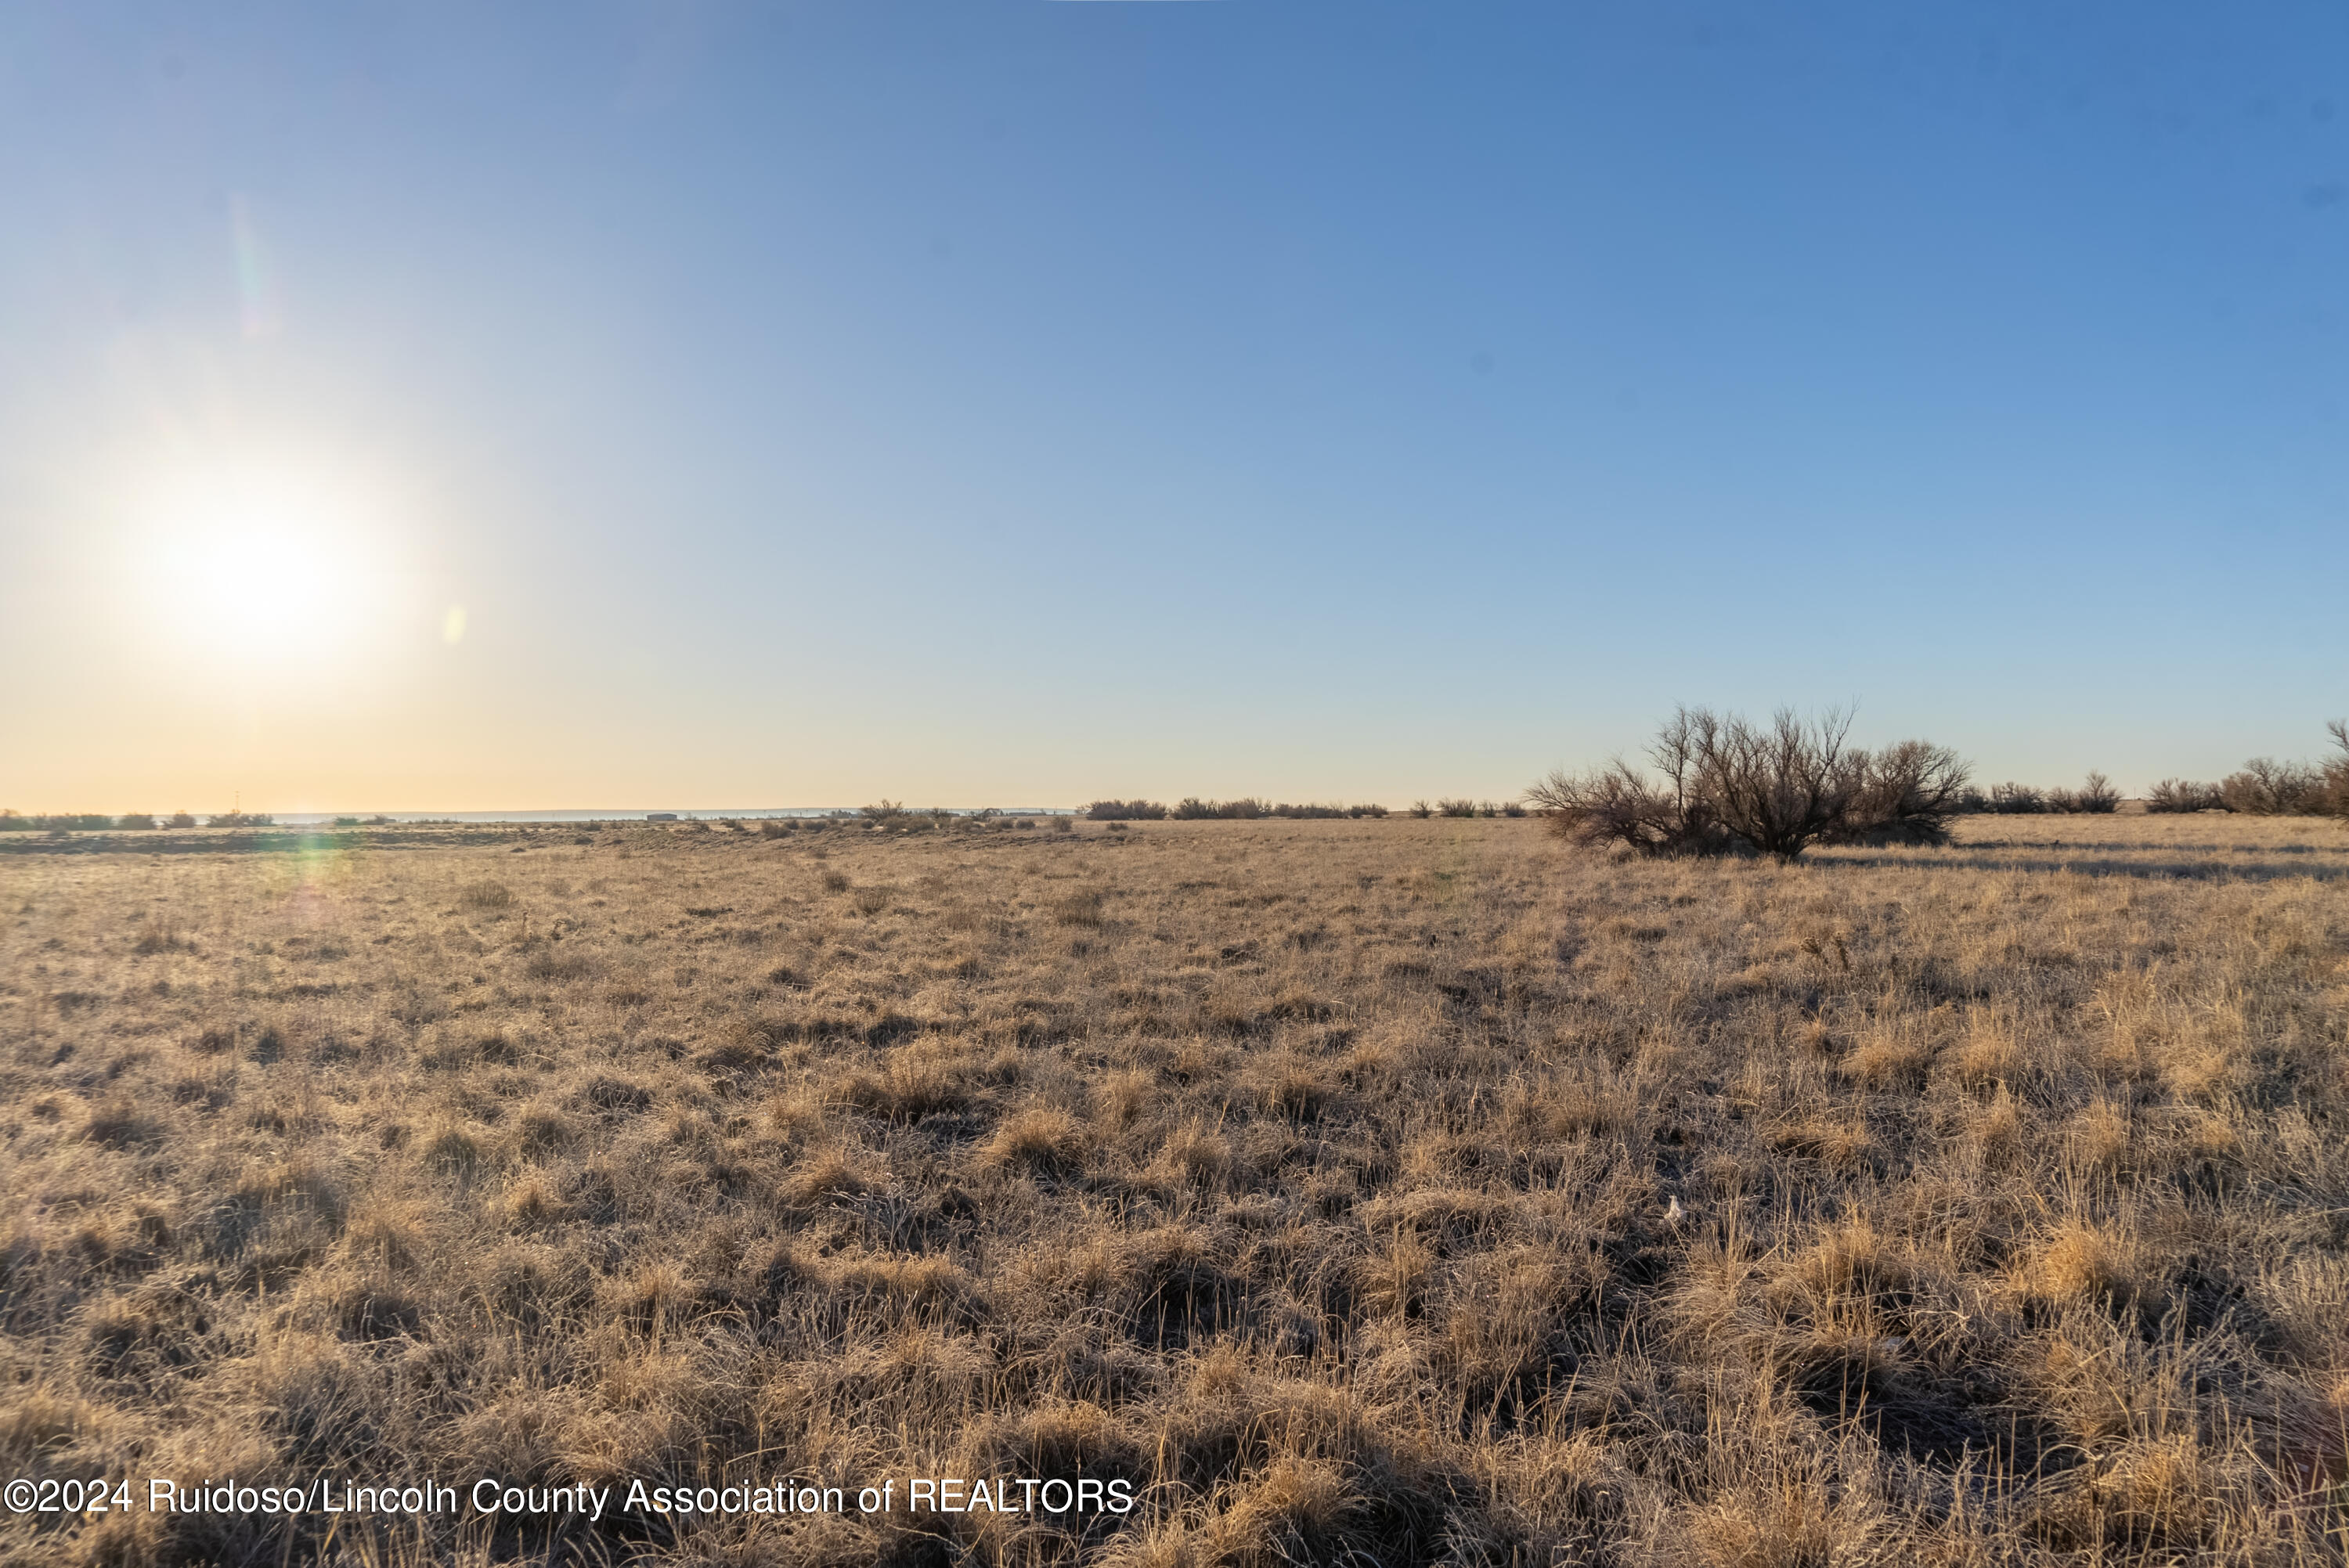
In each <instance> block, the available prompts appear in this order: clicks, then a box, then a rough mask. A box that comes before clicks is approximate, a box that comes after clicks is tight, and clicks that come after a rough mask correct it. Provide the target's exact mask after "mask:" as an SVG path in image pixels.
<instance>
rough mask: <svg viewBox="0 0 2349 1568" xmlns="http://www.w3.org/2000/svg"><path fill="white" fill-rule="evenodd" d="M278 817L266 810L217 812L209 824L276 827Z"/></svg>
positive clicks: (230, 826) (222, 826) (236, 826)
mask: <svg viewBox="0 0 2349 1568" xmlns="http://www.w3.org/2000/svg"><path fill="white" fill-rule="evenodd" d="M276 825H277V819H276V818H274V817H273V816H271V815H270V814H269V813H268V812H266V811H221V812H216V813H214V815H213V816H212V820H211V822H210V823H209V824H208V826H211V827H214V828H274V827H275V826H276Z"/></svg>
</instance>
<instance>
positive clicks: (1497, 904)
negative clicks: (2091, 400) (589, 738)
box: [0, 817, 2349, 1565]
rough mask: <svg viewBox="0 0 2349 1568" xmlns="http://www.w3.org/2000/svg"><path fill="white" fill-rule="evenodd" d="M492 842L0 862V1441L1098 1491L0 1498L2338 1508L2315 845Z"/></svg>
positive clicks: (1556, 1535) (2123, 827)
mask: <svg viewBox="0 0 2349 1568" xmlns="http://www.w3.org/2000/svg"><path fill="white" fill-rule="evenodd" d="M482 837H483V835H481V834H480V833H478V832H470V833H469V834H468V836H467V838H468V839H469V840H471V841H466V840H460V839H459V838H458V837H457V836H456V835H455V834H453V833H452V834H451V835H450V836H449V837H447V838H446V839H444V840H441V841H435V840H434V839H433V837H432V835H431V834H429V833H426V832H419V831H414V830H409V831H407V832H404V833H403V834H401V835H398V836H397V837H392V836H388V835H387V836H386V837H385V838H384V839H382V840H371V839H370V838H369V837H368V836H367V835H366V834H359V835H356V836H345V837H344V838H342V839H340V840H337V841H335V844H336V847H334V848H331V849H329V850H327V851H324V852H314V853H306V854H305V853H299V852H270V853H254V852H243V853H228V852H222V853H204V852H187V853H179V854H168V855H150V854H149V853H147V852H145V851H144V841H141V843H140V846H138V847H137V848H135V849H130V850H124V849H120V848H118V849H117V850H115V851H112V852H96V853H65V852H55V853H51V852H42V853H26V854H21V855H15V856H11V857H9V858H6V859H5V860H0V917H5V918H4V919H0V1029H5V1053H0V1072H5V1096H0V1104H5V1110H0V1191H6V1192H7V1193H8V1194H10V1196H11V1198H12V1200H13V1202H11V1203H10V1205H9V1207H8V1210H7V1212H6V1213H5V1218H0V1227H5V1228H0V1314H5V1317H0V1322H5V1338H0V1471H5V1473H6V1474H9V1475H16V1474H26V1475H33V1476H43V1475H57V1476H66V1475H89V1474H96V1473H106V1474H110V1475H116V1476H124V1475H128V1476H138V1477H143V1476H146V1475H150V1474H176V1475H178V1476H180V1477H181V1478H182V1479H183V1480H195V1479H201V1478H202V1477H205V1476H213V1477H218V1476H222V1475H226V1474H229V1473H232V1472H233V1474H234V1475H236V1476H237V1477H238V1478H239V1479H240V1480H248V1481H252V1482H254V1483H256V1484H266V1483H268V1482H269V1481H270V1480H273V1479H278V1478H291V1477H299V1476H308V1475H315V1474H317V1473H321V1472H325V1471H329V1470H331V1471H333V1472H335V1473H337V1474H343V1475H347V1476H351V1477H357V1478H374V1477H381V1476H387V1475H389V1476H410V1475H433V1476H439V1477H442V1478H457V1479H460V1480H464V1479H470V1478H471V1477H473V1476H476V1475H501V1476H506V1477H511V1478H513V1479H515V1480H528V1481H531V1482H533V1484H541V1485H551V1484H563V1483H565V1482H570V1481H577V1480H585V1481H592V1482H596V1483H599V1484H600V1483H603V1482H605V1481H608V1480H611V1479H613V1478H625V1477H630V1476H641V1477H644V1478H646V1479H647V1480H656V1479H659V1478H669V1479H672V1480H684V1479H698V1478H710V1477H720V1476H725V1477H736V1476H740V1474H743V1473H745V1472H746V1471H750V1470H756V1471H758V1472H760V1473H762V1474H766V1475H770V1476H775V1477H781V1476H795V1477H798V1478H801V1479H802V1480H807V1479H813V1480H821V1481H823V1482H824V1483H826V1484H842V1485H846V1486H852V1487H853V1486H854V1485H857V1484H860V1483H861V1482H862V1481H863V1480H865V1479H867V1478H878V1477H881V1476H883V1475H896V1476H905V1475H907V1474H936V1473H952V1474H980V1473H989V1472H1006V1473H1024V1474H1050V1473H1060V1474H1075V1473H1079V1472H1082V1473H1087V1474H1092V1475H1097V1476H1123V1477H1126V1478H1129V1479H1131V1480H1133V1482H1134V1484H1135V1487H1136V1490H1137V1491H1139V1492H1140V1493H1141V1494H1142V1496H1143V1506H1142V1507H1141V1508H1139V1509H1137V1510H1136V1511H1134V1512H1133V1514H1132V1515H1130V1516H1128V1517H1126V1518H1124V1519H1118V1518H1115V1517H1113V1516H1112V1517H1110V1518H1107V1519H1102V1518H1101V1517H1099V1516H1088V1517H1086V1518H1085V1519H1084V1520H1083V1521H1082V1522H1081V1527H1080V1526H1079V1524H1078V1523H1077V1522H1075V1521H1074V1520H1073V1519H1071V1520H1067V1521H1062V1520H1055V1519H1052V1518H1050V1517H1049V1516H1033V1515H1030V1516H1024V1517H1022V1516H1007V1517H1003V1518H995V1517H991V1516H987V1515H957V1516H947V1517H928V1518H914V1517H909V1516H905V1515H903V1514H900V1515H896V1516H894V1517H887V1518H874V1519H864V1518H860V1517H856V1516H854V1515H851V1516H848V1517H838V1516H830V1515H819V1516H806V1515H802V1516H794V1517H787V1518H783V1519H778V1520H768V1521H758V1522H740V1521H736V1522H724V1523H716V1524H711V1525H709V1526H706V1527H695V1528H688V1529H686V1530H683V1531H682V1532H667V1531H648V1530H647V1529H646V1528H645V1527H644V1526H643V1524H642V1522H621V1523H620V1524H618V1525H615V1524H613V1523H612V1522H610V1521H608V1520H607V1522H606V1523H605V1526H603V1527H600V1528H599V1529H595V1530H589V1529H587V1528H585V1527H584V1526H571V1527H566V1528H565V1529H564V1530H563V1531H561V1532H556V1533H554V1534H553V1535H551V1536H550V1535H544V1534H533V1533H529V1532H504V1533H501V1532H496V1531H492V1530H490V1529H488V1528H486V1527H484V1526H482V1525H481V1524H479V1523H478V1522H475V1523H471V1524H463V1523H455V1522H446V1521H435V1522H426V1523H425V1524H423V1525H422V1526H420V1527H418V1526H408V1525H404V1526H401V1527H398V1528H380V1529H378V1530H375V1531H373V1532H371V1531H370V1530H369V1529H367V1528H366V1527H354V1526H348V1525H347V1526H345V1527H342V1528H341V1529H340V1530H338V1532H337V1533H336V1535H335V1536H334V1537H333V1538H332V1539H331V1540H326V1541H323V1542H322V1541H321V1540H320V1538H319V1536H318V1535H317V1534H316V1533H306V1532H305V1530H304V1528H303V1527H301V1526H298V1525H297V1526H291V1527H288V1526H282V1525H270V1524H264V1523H261V1522H243V1521H233V1522H232V1521H222V1520H217V1519H206V1518H202V1517H190V1516H178V1517H170V1516H164V1517H158V1516H150V1515H143V1514H140V1513H136V1512H134V1513H131V1514H128V1515H125V1514H110V1515H108V1516H106V1517H104V1518H101V1519H98V1520H97V1521H94V1522H87V1523H84V1522H74V1523H70V1524H52V1525H50V1526H48V1527H47V1528H43V1527H40V1526H39V1525H37V1524H36V1523H35V1522H29V1521H27V1520H25V1519H21V1518H11V1519H8V1520H6V1521H5V1522H0V1556H5V1560H6V1561H8V1562H10V1563H26V1564H32V1563H41V1564H47V1563H77V1562H122V1563H197V1562H212V1563H244V1562H273V1563H274V1562H281V1561H307V1560H309V1559H310V1558H311V1557H313V1556H314V1555H321V1554H323V1556H324V1557H326V1559H327V1560H330V1561H336V1562H342V1563H369V1564H373V1563H384V1564H393V1563H427V1562H431V1563H440V1562H462V1563H477V1562H478V1563H489V1562H498V1561H525V1562H538V1561H574V1560H575V1561H585V1562H605V1561H626V1560H629V1559H632V1558H636V1557H642V1558H646V1559H648V1560H653V1561H661V1562H679V1563H683V1562H693V1563H783V1562H792V1563H797V1562H840V1563H858V1562H871V1561H876V1560H881V1561H896V1562H907V1563H912V1562H955V1561H971V1562H979V1563H1030V1562H1051V1561H1071V1560H1076V1559H1079V1558H1085V1559H1088V1560H1097V1561H1102V1562H1115V1563H1168V1564H1173V1563H1276V1562H1327V1563H1338V1562H1354V1563H1371V1562H1375V1563H1385V1564H1401V1563H1424V1562H1439V1561H1440V1562H1459V1563H1599V1562H1610V1563H1650V1562H1654V1563H1666V1562H1669V1563H1723V1564H1757V1565H1758V1564H1775V1563H1785V1564H1795V1563H1831V1562H1844V1561H1854V1562H1857V1561H1874V1560H1883V1559H1891V1558H1909V1559H1913V1560H1915V1561H1918V1562H1921V1563H1974V1562H1987V1561H1991V1560H1993V1559H1997V1560H2016V1561H2049V1562H2054V1561H2064V1562H2080V1563H2087V1562H2100V1563H2101V1562H2131V1563H2138V1562H2189V1561H2191V1562H2205V1561H2208V1562H2230V1563H2270V1562H2277V1563H2282V1562H2298V1561H2313V1560H2322V1561H2333V1560H2335V1559H2336V1558H2337V1557H2338V1555H2339V1545H2338V1543H2339V1542H2340V1539H2341V1536H2340V1534H2339V1532H2340V1529H2341V1527H2342V1525H2343V1523H2344V1520H2343V1517H2342V1511H2341V1499H2342V1495H2343V1494H2342V1492H2341V1491H2340V1488H2341V1486H2342V1483H2343V1481H2344V1478H2349V1250H2344V1242H2345V1241H2349V1157H2344V1151H2343V1149H2342V1143H2341V1138H2340V1126H2341V1122H2340V1118H2341V1115H2342V1113H2343V1110H2344V1106H2349V1053H2345V1052H2344V1047H2349V1038H2344V1035H2349V838H2344V835H2342V834H2340V833H2339V832H2337V831H2335V830H2330V829H2328V828H2325V827H2323V826H2321V825H2318V824H2313V823H2293V822H2287V821H2279V820H2263V821H2244V820H2219V819H2209V818H2168V819H2162V818H2145V817H2097V818H2028V819H2017V818H1997V819H1975V820H1968V821H1965V822H1963V823H1961V824H1960V826H1959V829H1958V836H1957V841H1956V842H1955V843H1953V844H1952V845H1951V846H1949V847H1946V848H1940V849H1885V850H1842V851H1816V852H1815V855H1814V858H1813V859H1812V860H1811V861H1806V863H1803V864H1801V865H1797V866H1777V865H1774V864H1769V863H1762V862H1744V861H1735V862H1727V863H1723V862H1676V863H1654V862H1646V861H1640V862H1633V861H1618V860H1613V859H1609V858H1607V857H1606V856H1604V855H1601V854H1598V853H1593V852H1588V851H1575V850H1571V849H1568V848H1565V847H1563V846H1560V845H1557V844H1556V843H1555V842H1554V841H1550V840H1549V839H1547V837H1545V836H1544V835H1543V834H1542V832H1541V831H1540V828H1539V825H1538V824H1537V823H1530V822H1514V821H1509V820H1482V819H1479V820H1456V819H1454V820H1445V819H1441V818H1433V819H1422V820H1406V819H1402V818H1397V819H1393V820H1387V821H1382V822H1381V821H1369V822H1350V821H1312V822H1293V821H1259V822H1231V821H1210V822H1155V821H1154V822H1146V823H1143V824H1139V825H1136V826H1134V827H1133V828H1132V829H1130V830H1126V831H1123V832H1121V833H1118V834H1115V835H1112V834H1110V833H1108V832H1107V831H1106V830H1104V829H1103V828H1100V827H1082V828H1079V829H1077V830H1073V831H1071V832H1067V833H1053V834H1040V833H1034V832H1030V833H1026V834H1015V833H1009V832H1005V833H989V832H981V831H956V830H939V831H930V832H925V833H922V834H919V835H910V834H908V835H900V834H896V833H894V832H884V831H871V830H862V829H860V830H854V831H841V830H834V831H832V832H828V833H795V834H792V835H788V836H784V837H781V838H769V837H763V836H760V835H756V834H749V833H740V832H728V831H724V830H719V831H703V830H699V829H698V827H697V828H696V829H695V830H682V829H681V830H676V831H666V830H657V829H645V828H631V829H626V830H603V831H596V832H585V833H579V834H574V833H572V832H571V831H569V830H565V831H564V832H562V833H543V832H542V833H535V834H514V835H508V836H506V837H505V838H503V839H502V840H501V841H496V842H482V841H480V840H481V838H482ZM575 840H585V842H581V841H575ZM378 843H381V844H383V845H384V846H385V847H371V846H374V845H377V844H378ZM181 847H182V848H186V847H188V846H181ZM195 847H196V848H197V849H199V850H201V847H202V846H201V845H198V846H195ZM517 850H523V851H526V852H515V851H517Z"/></svg>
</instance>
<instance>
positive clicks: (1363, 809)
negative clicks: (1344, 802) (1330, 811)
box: [1346, 806, 1387, 817]
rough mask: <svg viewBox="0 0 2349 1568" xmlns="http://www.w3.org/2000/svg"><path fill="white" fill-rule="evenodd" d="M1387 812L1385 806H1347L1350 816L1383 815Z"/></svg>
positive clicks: (1347, 813)
mask: <svg viewBox="0 0 2349 1568" xmlns="http://www.w3.org/2000/svg"><path fill="white" fill-rule="evenodd" d="M1386 814H1387V809H1386V808H1385V807H1384V806H1349V807H1347V808H1346V815H1348V816H1349V817H1383V816H1385V815H1386Z"/></svg>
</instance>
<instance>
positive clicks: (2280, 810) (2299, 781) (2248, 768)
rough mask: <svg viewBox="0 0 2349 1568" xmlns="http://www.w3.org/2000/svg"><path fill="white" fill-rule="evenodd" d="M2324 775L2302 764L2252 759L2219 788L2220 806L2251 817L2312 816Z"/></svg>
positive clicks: (2231, 774) (2228, 777)
mask: <svg viewBox="0 0 2349 1568" xmlns="http://www.w3.org/2000/svg"><path fill="white" fill-rule="evenodd" d="M2323 791H2324V775H2323V773H2321V772H2319V771H2318V770H2317V769H2314V768H2312V767H2310V766H2309V765H2308V764H2307V763H2305V762H2279V761H2277V760H2276V759H2275V758H2272V757H2254V758H2251V760H2250V761H2249V762H2246V763H2244V764H2243V766H2242V769H2241V770H2240V771H2239V772H2235V773H2230V774H2229V775H2227V778H2226V779H2225V781H2224V782H2222V783H2221V784H2220V786H2219V800H2220V804H2221V805H2223V806H2225V807H2226V808H2227V810H2230V811H2240V812H2242V813H2244V814H2245V815H2247V816H2253V817H2298V816H2313V815H2314V814H2315V811H2316V806H2317V802H2318V800H2319V799H2320V798H2321V797H2322V796H2323Z"/></svg>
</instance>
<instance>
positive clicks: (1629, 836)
mask: <svg viewBox="0 0 2349 1568" xmlns="http://www.w3.org/2000/svg"><path fill="white" fill-rule="evenodd" d="M1849 728H1850V718H1849V716H1848V715H1847V714H1846V713H1844V712H1842V711H1840V710H1831V711H1829V712H1827V713H1826V714H1824V715H1822V716H1820V717H1817V718H1816V719H1809V720H1806V719H1804V718H1802V717H1800V716H1799V715H1797V714H1795V712H1794V711H1793V710H1792V709H1781V710H1779V712H1777V713H1776V714H1775V715H1774V716H1773V717H1772V718H1771V721H1770V722H1769V723H1768V724H1767V725H1757V724H1753V723H1750V722H1748V721H1747V720H1745V719H1744V718H1741V717H1736V716H1734V715H1732V716H1729V717H1722V716H1720V715H1717V714H1714V713H1713V712H1712V711H1710V710H1709V709H1706V708H1701V707H1700V708H1690V707H1682V708H1680V709H1678V710H1676V711H1675V712H1674V713H1673V715H1672V717H1671V719H1670V720H1669V721H1667V722H1666V723H1665V724H1664V726H1663V727H1662V728H1661V729H1660V730H1659V731H1658V732H1657V736H1656V739H1655V742H1654V744H1652V745H1651V746H1650V747H1649V748H1648V758H1649V761H1650V762H1651V765H1652V766H1651V769H1644V770H1643V769H1638V768H1635V767H1633V766H1631V765H1630V763H1627V762H1625V761H1624V760H1623V759H1622V758H1616V759H1615V760H1613V761H1612V762H1610V763H1609V764H1608V765H1607V766H1606V767H1604V768H1600V769H1593V770H1591V771H1589V772H1586V773H1568V772H1565V771H1563V770H1559V771H1554V772H1552V773H1550V774H1549V775H1548V776H1547V778H1545V779H1542V780H1541V781H1540V782H1538V783H1537V784H1536V785H1535V786H1534V787H1533V789H1530V790H1528V791H1527V792H1526V798H1527V799H1529V800H1531V801H1532V802H1533V804H1535V805H1536V806H1537V807H1539V808H1540V809H1542V810H1544V811H1545V812H1547V813H1548V814H1549V815H1550V817H1551V819H1552V825H1553V827H1554V828H1555V829H1556V830H1557V831H1558V832H1559V833H1561V834H1562V835H1564V836H1565V837H1567V838H1568V839H1571V840H1573V841H1576V842H1578V843H1583V844H1600V843H1609V842H1613V843H1620V844H1624V845H1627V846H1629V847H1630V848H1631V849H1632V850H1635V851H1639V852H1640V853H1642V854H1651V855H1673V854H1683V855H1684V854H1700V855H1702V854H1723V853H1729V852H1744V853H1761V854H1768V855H1775V856H1776V857H1778V858H1779V859H1780V860H1782V861H1792V860H1794V859H1795V858H1796V857H1797V856H1799V855H1800V854H1801V853H1802V852H1803V851H1805V850H1806V849H1808V848H1809V847H1810V846H1811V845H1813V844H1815V843H1820V842H1832V843H1873V844H1886V843H1939V842H1940V841H1943V840H1945V839H1946V838H1947V837H1948V833H1949V827H1948V824H1949V819H1950V818H1951V817H1952V816H1954V815H1956V814H1957V812H1958V810H1959V806H1960V801H1961V796H1962V794H1963V791H1964V789H1965V783H1966V777H1967V771H1968V770H1967V768H1966V765H1965V763H1964V762H1963V761H1962V760H1961V759H1960V758H1958V756H1957V754H1956V753H1955V752H1952V751H1951V750H1950V749H1949V748H1947V747H1939V746H1931V745H1929V744H1927V743H1926V742H1924V741H1921V740H1910V741H1903V742H1901V743H1900V744H1899V745H1898V746H1894V747H1891V748H1888V749H1887V750H1885V751H1883V752H1881V753H1878V754H1873V755H1871V754H1870V753H1868V752H1866V751H1862V750H1858V749H1856V748H1852V747H1850V746H1849V745H1848V744H1847V741H1846V736H1847V732H1848V730H1849Z"/></svg>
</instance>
